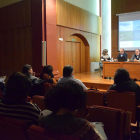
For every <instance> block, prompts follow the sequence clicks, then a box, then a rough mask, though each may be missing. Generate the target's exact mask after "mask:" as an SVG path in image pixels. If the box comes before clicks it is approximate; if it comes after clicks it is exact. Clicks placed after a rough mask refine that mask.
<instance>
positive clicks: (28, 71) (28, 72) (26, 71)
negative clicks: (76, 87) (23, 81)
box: [22, 64, 38, 81]
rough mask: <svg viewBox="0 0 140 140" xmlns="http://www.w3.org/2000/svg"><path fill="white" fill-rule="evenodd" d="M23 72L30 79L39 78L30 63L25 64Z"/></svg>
mask: <svg viewBox="0 0 140 140" xmlns="http://www.w3.org/2000/svg"><path fill="white" fill-rule="evenodd" d="M22 73H23V74H25V75H26V76H27V77H28V78H29V79H30V81H33V80H37V79H38V78H37V77H35V73H34V72H33V69H32V66H31V65H29V64H26V65H24V66H23V68H22Z"/></svg>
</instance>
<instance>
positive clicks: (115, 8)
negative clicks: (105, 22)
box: [111, 0, 140, 59]
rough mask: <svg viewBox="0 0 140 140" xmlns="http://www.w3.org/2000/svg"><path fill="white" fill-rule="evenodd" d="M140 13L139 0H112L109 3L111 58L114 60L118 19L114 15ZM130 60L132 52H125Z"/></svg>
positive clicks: (116, 52)
mask: <svg viewBox="0 0 140 140" xmlns="http://www.w3.org/2000/svg"><path fill="white" fill-rule="evenodd" d="M135 11H140V2H139V0H119V1H118V0H112V1H111V22H112V56H113V58H116V57H117V56H118V54H119V52H118V17H117V16H116V14H120V13H127V12H135ZM126 53H127V55H128V58H129V59H130V58H131V56H132V54H134V53H135V52H134V51H127V52H126Z"/></svg>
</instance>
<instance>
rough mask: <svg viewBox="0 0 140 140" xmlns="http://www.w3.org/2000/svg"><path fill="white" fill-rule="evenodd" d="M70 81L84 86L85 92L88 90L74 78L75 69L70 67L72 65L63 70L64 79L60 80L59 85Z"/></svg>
mask: <svg viewBox="0 0 140 140" xmlns="http://www.w3.org/2000/svg"><path fill="white" fill-rule="evenodd" d="M70 80H71V81H75V82H76V83H78V84H79V85H80V86H82V87H83V89H84V90H87V87H86V86H85V85H84V84H83V83H82V82H81V81H80V80H79V79H75V78H74V76H73V67H72V66H70V65H66V66H65V67H64V68H63V77H61V78H60V79H59V80H58V83H65V82H67V81H70Z"/></svg>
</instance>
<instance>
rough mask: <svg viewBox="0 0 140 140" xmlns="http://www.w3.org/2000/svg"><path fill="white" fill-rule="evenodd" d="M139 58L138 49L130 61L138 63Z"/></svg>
mask: <svg viewBox="0 0 140 140" xmlns="http://www.w3.org/2000/svg"><path fill="white" fill-rule="evenodd" d="M139 58H140V51H139V49H136V50H135V54H133V55H132V57H131V59H130V61H131V62H139Z"/></svg>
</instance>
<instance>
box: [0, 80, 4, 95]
mask: <svg viewBox="0 0 140 140" xmlns="http://www.w3.org/2000/svg"><path fill="white" fill-rule="evenodd" d="M0 90H1V92H2V94H3V95H4V94H5V83H3V82H0Z"/></svg>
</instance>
